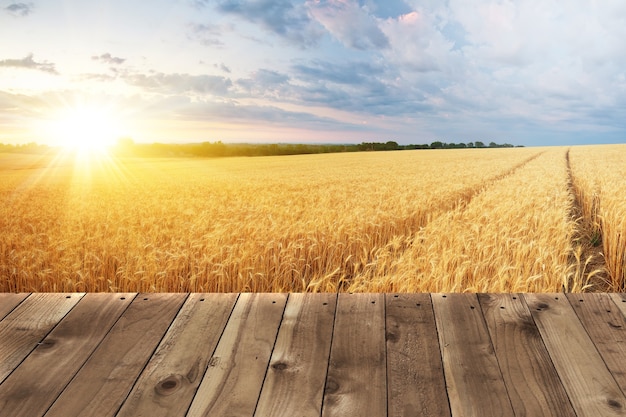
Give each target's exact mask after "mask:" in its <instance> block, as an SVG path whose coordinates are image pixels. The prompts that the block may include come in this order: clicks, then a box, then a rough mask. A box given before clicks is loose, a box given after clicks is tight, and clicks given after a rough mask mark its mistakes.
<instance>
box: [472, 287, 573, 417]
mask: <svg viewBox="0 0 626 417" xmlns="http://www.w3.org/2000/svg"><path fill="white" fill-rule="evenodd" d="M478 299H479V301H480V304H481V307H482V310H483V314H484V317H485V322H486V323H487V328H488V330H489V334H490V335H491V340H492V342H493V346H494V349H495V353H496V357H497V359H498V363H499V365H500V370H501V372H502V375H503V378H504V382H505V384H506V386H507V391H508V393H509V398H510V399H511V404H512V406H513V410H514V411H515V415H516V416H517V417H520V416H528V417H535V416H537V417H539V416H554V417H566V416H567V417H575V416H576V414H575V413H574V409H573V408H572V405H571V403H570V401H569V398H568V397H567V393H566V392H565V389H564V388H563V385H562V384H561V380H560V379H559V376H558V374H557V373H556V370H555V369H554V365H553V364H552V360H551V359H550V355H549V354H548V351H547V350H546V347H545V345H544V344H543V341H542V340H541V335H540V333H539V330H538V329H537V327H536V326H535V323H534V321H533V318H532V316H531V314H530V311H529V310H528V307H527V306H526V303H524V300H522V298H521V297H520V296H519V295H518V294H479V295H478Z"/></svg>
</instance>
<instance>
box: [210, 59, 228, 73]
mask: <svg viewBox="0 0 626 417" xmlns="http://www.w3.org/2000/svg"><path fill="white" fill-rule="evenodd" d="M213 66H214V67H215V68H217V69H220V70H222V71H224V72H225V73H228V74H230V73H231V72H232V71H231V70H230V68H228V67H227V66H226V64H224V63H223V62H222V63H219V64H213Z"/></svg>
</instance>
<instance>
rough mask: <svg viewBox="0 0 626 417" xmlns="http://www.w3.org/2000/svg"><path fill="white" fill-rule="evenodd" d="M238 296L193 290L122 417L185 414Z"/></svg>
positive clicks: (123, 408)
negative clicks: (201, 292)
mask: <svg viewBox="0 0 626 417" xmlns="http://www.w3.org/2000/svg"><path fill="white" fill-rule="evenodd" d="M236 300H237V294H191V295H190V296H189V298H188V299H187V301H186V302H185V304H184V305H183V307H182V309H181V311H180V313H179V314H178V316H177V317H176V320H175V321H174V322H173V323H172V326H171V327H170V329H169V331H168V332H167V334H166V335H165V337H164V338H163V341H162V342H161V344H160V345H159V347H158V349H157V351H156V352H155V354H154V356H153V357H152V359H151V360H150V362H149V363H148V365H147V366H146V369H145V370H144V371H143V373H142V375H141V377H140V378H139V380H138V381H137V383H136V384H135V386H134V387H133V390H132V392H131V393H130V395H129V396H128V399H127V400H126V402H125V403H124V406H123V407H122V408H121V410H120V411H119V413H118V414H117V417H126V416H127V417H140V416H149V417H159V416H168V417H173V416H184V415H185V414H186V413H187V409H188V408H189V405H190V404H191V401H192V400H193V396H194V394H195V393H196V390H197V388H198V386H199V385H200V381H201V380H202V377H203V376H204V372H205V371H206V368H207V364H208V362H209V358H210V357H211V355H212V354H213V351H214V350H215V347H216V346H217V343H218V341H219V339H220V336H221V335H222V331H223V330H224V327H225V326H226V323H227V321H228V318H229V316H230V313H231V312H232V310H233V307H234V305H235V301H236Z"/></svg>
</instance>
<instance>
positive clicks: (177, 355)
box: [0, 293, 626, 417]
mask: <svg viewBox="0 0 626 417" xmlns="http://www.w3.org/2000/svg"><path fill="white" fill-rule="evenodd" d="M625 315H626V295H625V294H605V293H603V294H562V293H560V294H343V293H342V294H295V293H294V294H267V293H264V294H250V293H241V294H213V293H211V294H199V293H193V294H182V293H167V294H135V293H129V294H122V293H115V294H111V293H88V294H82V293H80V294H79V293H71V294H61V293H33V294H8V293H0V415H2V416H8V417H16V416H25V417H36V416H44V415H45V416H46V417H53V416H54V417H56V416H59V417H68V416H81V417H84V416H97V417H103V416H133V417H137V416H150V417H157V416H217V417H222V416H224V417H231V416H249V417H253V416H256V417H263V416H285V417H287V416H288V417H303V416H323V417H330V416H359V417H360V416H367V417H370V416H371V417H377V416H478V417H488V416H533V417H534V416H559V417H563V416H593V417H597V416H624V415H626V397H625V396H624V393H625V392H626V343H624V342H625V341H626V319H625Z"/></svg>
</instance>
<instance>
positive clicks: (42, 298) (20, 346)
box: [0, 293, 84, 383]
mask: <svg viewBox="0 0 626 417" xmlns="http://www.w3.org/2000/svg"><path fill="white" fill-rule="evenodd" d="M83 295H84V294H82V293H81V294H64V293H54V294H31V295H30V296H29V297H28V298H27V299H25V300H24V301H23V302H22V303H21V304H20V305H19V306H18V307H17V308H15V309H14V310H13V311H12V312H11V313H10V314H9V315H8V316H6V317H5V318H4V320H2V321H0V383H1V382H2V381H4V379H5V378H6V377H7V376H8V375H9V374H10V373H11V372H12V371H13V369H15V367H16V366H17V365H19V363H20V362H22V360H24V358H26V356H28V354H29V353H30V352H31V351H32V350H33V349H34V348H35V347H36V346H37V343H39V342H41V340H42V339H43V338H44V337H46V335H47V334H48V332H50V330H52V328H53V327H54V326H56V325H57V323H58V322H59V321H60V320H61V319H62V318H63V317H64V316H65V315H66V314H67V313H68V312H69V311H70V310H71V309H72V307H74V306H75V305H76V303H78V302H79V301H80V299H81V298H82V297H83Z"/></svg>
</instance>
